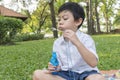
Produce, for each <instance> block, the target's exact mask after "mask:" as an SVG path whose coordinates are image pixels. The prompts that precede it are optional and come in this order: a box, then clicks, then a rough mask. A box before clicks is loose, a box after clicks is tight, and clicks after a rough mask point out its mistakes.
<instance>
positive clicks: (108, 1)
mask: <svg viewBox="0 0 120 80" xmlns="http://www.w3.org/2000/svg"><path fill="white" fill-rule="evenodd" d="M102 3H103V5H102V6H101V10H102V12H103V16H104V18H105V22H106V23H105V24H106V32H107V33H108V32H109V31H110V29H111V20H110V17H111V16H112V15H113V11H112V10H113V7H112V6H113V4H114V3H115V0H102ZM112 17H113V16H112Z"/></svg>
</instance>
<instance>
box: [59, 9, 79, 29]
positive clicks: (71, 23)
mask: <svg viewBox="0 0 120 80" xmlns="http://www.w3.org/2000/svg"><path fill="white" fill-rule="evenodd" d="M76 24H77V21H75V20H74V17H73V14H72V13H71V12H70V11H68V10H64V11H62V12H60V13H59V15H58V29H59V30H61V31H65V30H66V29H70V30H73V31H76V30H77V25H76Z"/></svg>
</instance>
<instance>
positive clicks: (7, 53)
mask: <svg viewBox="0 0 120 80" xmlns="http://www.w3.org/2000/svg"><path fill="white" fill-rule="evenodd" d="M93 39H94V40H95V43H96V47H97V52H98V55H99V64H98V67H99V69H101V70H108V69H120V66H119V64H120V60H119V59H120V58H119V56H120V54H119V52H120V49H119V48H120V45H119V44H120V35H113V36H112V35H97V36H96V35H95V36H93ZM53 41H54V39H44V40H36V41H26V42H17V43H16V44H17V45H12V46H0V80H32V74H33V71H34V70H36V69H43V68H47V64H48V61H49V59H50V57H51V52H52V45H53Z"/></svg>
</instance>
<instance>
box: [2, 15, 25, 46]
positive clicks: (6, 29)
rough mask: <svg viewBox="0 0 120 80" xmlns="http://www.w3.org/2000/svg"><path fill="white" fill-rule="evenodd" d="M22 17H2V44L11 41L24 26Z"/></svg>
mask: <svg viewBox="0 0 120 80" xmlns="http://www.w3.org/2000/svg"><path fill="white" fill-rule="evenodd" d="M22 24H23V22H22V20H20V19H16V18H9V17H0V44H4V43H10V42H12V39H13V38H14V37H15V35H16V34H17V33H18V32H20V31H21V30H22V28H23V26H22Z"/></svg>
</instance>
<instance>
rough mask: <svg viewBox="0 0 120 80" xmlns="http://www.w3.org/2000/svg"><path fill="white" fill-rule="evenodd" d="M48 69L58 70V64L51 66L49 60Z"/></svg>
mask: <svg viewBox="0 0 120 80" xmlns="http://www.w3.org/2000/svg"><path fill="white" fill-rule="evenodd" d="M48 70H49V71H50V72H55V71H60V66H53V65H52V64H51V63H50V62H49V63H48Z"/></svg>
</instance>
